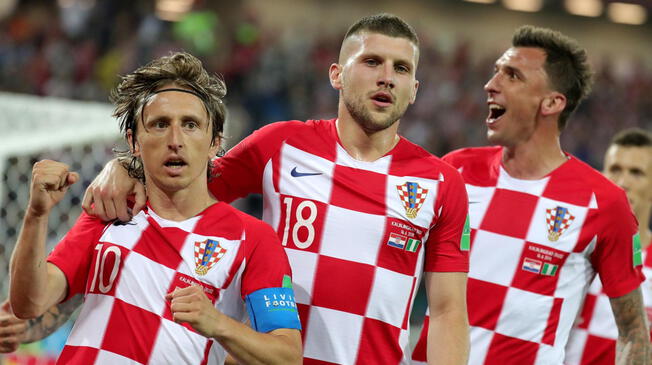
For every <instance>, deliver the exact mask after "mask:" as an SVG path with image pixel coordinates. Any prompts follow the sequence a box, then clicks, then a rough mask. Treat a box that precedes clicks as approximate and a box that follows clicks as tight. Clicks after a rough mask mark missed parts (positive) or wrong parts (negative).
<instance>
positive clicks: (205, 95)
mask: <svg viewBox="0 0 652 365" xmlns="http://www.w3.org/2000/svg"><path fill="white" fill-rule="evenodd" d="M170 83H175V84H177V85H178V86H180V87H185V88H188V89H189V90H191V91H192V92H191V93H192V94H194V95H195V96H197V97H199V98H200V99H201V100H202V102H203V103H204V106H205V107H206V111H207V113H208V118H209V121H210V122H211V123H210V124H211V126H212V139H213V140H214V139H215V138H218V137H222V132H223V131H224V120H225V118H226V107H225V106H224V102H223V101H222V99H223V98H224V96H225V95H226V85H225V84H224V80H222V79H221V78H220V77H217V76H211V75H209V74H208V72H206V70H205V69H204V67H203V66H202V63H201V61H200V60H199V59H197V58H196V57H195V56H193V55H191V54H189V53H185V52H177V53H172V54H170V55H169V56H164V57H161V58H158V59H155V60H154V61H152V62H150V63H148V64H147V65H145V66H142V67H139V68H138V69H136V70H135V71H134V72H132V73H130V74H128V75H126V76H124V77H122V79H121V81H120V83H119V84H118V86H117V87H116V88H115V89H113V90H112V91H111V95H110V100H111V102H112V103H113V104H114V105H115V110H114V112H113V116H114V117H116V118H118V120H119V122H120V131H121V132H122V133H123V135H124V137H125V139H126V138H127V130H129V129H131V131H132V140H133V142H134V143H135V141H136V130H137V128H138V120H139V119H141V118H142V111H143V108H144V106H145V104H146V103H147V101H148V100H149V99H150V98H151V97H152V96H153V95H155V93H156V90H157V89H159V88H161V87H162V86H164V85H166V84H170ZM117 153H118V158H119V159H120V161H121V162H122V164H123V166H125V168H127V171H129V175H130V176H132V177H133V178H137V179H140V180H141V181H143V182H144V181H145V173H144V170H143V164H142V161H141V160H140V158H138V157H136V156H134V155H133V154H132V153H131V151H129V150H127V151H118V152H117ZM208 170H209V171H208V173H209V177H210V172H211V165H210V162H209V169H208Z"/></svg>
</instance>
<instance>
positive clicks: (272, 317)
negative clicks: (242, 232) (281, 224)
mask: <svg viewBox="0 0 652 365" xmlns="http://www.w3.org/2000/svg"><path fill="white" fill-rule="evenodd" d="M245 247H246V248H247V249H246V251H247V252H245V260H246V267H245V269H244V272H243V274H242V287H241V290H242V293H241V294H242V298H243V299H244V300H245V303H246V305H247V312H248V313H249V319H250V322H251V326H252V328H254V329H255V330H257V331H259V332H269V331H273V330H275V329H279V328H290V329H301V322H300V321H299V312H298V310H297V305H296V300H295V297H294V290H293V288H292V275H291V270H290V263H289V261H288V258H287V255H286V254H285V250H284V249H283V246H281V243H280V241H279V239H278V236H277V235H276V233H275V232H274V231H273V230H272V228H271V227H269V226H268V225H267V224H265V223H263V222H261V221H257V220H256V221H254V223H253V224H248V225H247V231H246V238H245Z"/></svg>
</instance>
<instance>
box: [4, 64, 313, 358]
mask: <svg viewBox="0 0 652 365" xmlns="http://www.w3.org/2000/svg"><path fill="white" fill-rule="evenodd" d="M225 93H226V88H225V85H224V83H223V81H221V80H220V79H218V78H216V77H211V76H210V75H209V74H208V73H207V72H206V71H205V70H204V69H203V67H202V65H201V62H200V61H199V60H197V59H196V58H195V57H193V56H191V55H189V54H187V53H176V54H173V55H170V56H167V57H162V58H160V59H157V60H155V61H153V62H151V63H150V64H148V65H146V66H143V67H141V68H139V69H137V70H136V71H135V72H133V73H131V74H129V75H127V76H125V77H124V78H123V79H122V82H121V83H120V85H118V87H117V88H116V89H115V90H114V92H113V94H112V101H113V102H114V104H115V106H116V109H115V113H114V115H115V116H116V117H118V119H119V120H120V127H121V131H122V132H123V134H124V136H125V139H126V140H127V141H128V142H129V145H130V150H129V151H128V152H125V156H124V157H125V159H126V160H128V161H129V165H128V171H129V173H130V174H131V175H132V176H135V177H138V178H139V179H140V181H141V182H143V183H144V182H145V181H146V182H147V206H146V208H144V209H143V210H142V211H140V212H139V213H138V214H137V215H135V216H134V217H133V218H132V219H130V220H129V221H127V222H116V223H108V224H107V223H103V222H102V221H100V220H99V219H98V218H96V217H92V216H90V215H87V214H86V213H82V215H81V216H80V218H79V219H78V221H77V222H76V223H75V225H74V226H73V228H72V229H71V230H70V231H69V232H68V233H67V235H66V236H65V237H64V238H63V240H62V241H61V242H60V243H59V244H58V245H57V246H56V247H55V249H54V251H53V252H52V253H51V254H50V255H49V256H48V257H47V262H46V254H45V234H46V230H47V222H48V215H49V212H50V210H51V209H52V207H53V206H55V205H56V204H57V203H58V202H59V201H60V200H61V198H62V197H63V195H64V194H65V193H66V191H67V189H68V186H69V185H71V184H73V183H75V182H76V181H77V180H78V175H77V174H76V173H74V172H70V171H69V170H68V166H67V165H65V164H62V163H59V162H55V161H48V160H44V161H40V162H38V163H36V164H35V165H34V168H33V172H32V185H31V193H30V200H29V203H28V207H27V209H26V214H25V218H24V221H23V227H22V229H21V233H20V235H19V238H18V242H17V244H16V248H15V249H14V253H13V256H12V261H11V286H10V301H11V304H12V308H13V309H14V312H15V314H16V316H17V317H20V318H34V317H37V316H40V315H41V314H43V313H44V312H45V310H46V309H48V308H50V307H51V306H52V305H53V304H55V303H58V302H61V301H65V300H66V299H69V298H70V297H71V296H73V295H75V294H78V293H84V295H85V299H84V305H83V306H82V310H81V313H80V315H79V318H78V319H77V321H76V323H75V326H74V328H73V330H72V332H71V334H70V336H69V338H68V341H67V343H66V346H65V347H64V349H63V351H62V353H61V355H60V357H59V360H58V362H59V363H64V364H116V363H124V362H130V363H131V362H134V363H140V364H147V363H149V364H164V363H165V364H168V363H175V364H176V363H187V364H199V363H208V364H221V363H223V362H224V359H225V357H226V352H228V353H229V354H230V355H231V356H232V357H233V358H234V359H235V360H237V361H238V362H241V363H247V364H250V363H268V364H298V363H300V362H301V337H300V332H299V331H298V329H299V328H300V322H299V318H298V313H297V309H296V304H295V302H294V293H293V290H292V288H291V278H290V267H289V263H288V261H287V257H286V255H285V253H284V251H283V250H282V248H281V247H280V245H279V242H278V237H277V236H276V234H275V233H274V231H273V230H271V228H270V227H269V226H268V225H266V224H265V223H263V222H261V221H259V220H257V219H255V218H253V217H250V216H248V215H246V214H244V213H242V212H239V211H237V210H235V209H234V208H232V207H231V206H229V205H227V204H224V203H222V202H218V201H217V200H216V199H215V198H214V197H213V196H212V195H211V194H210V193H209V190H208V186H207V179H206V177H207V175H209V171H210V170H209V168H210V167H211V163H210V161H211V159H212V158H213V157H214V156H215V154H216V152H217V151H218V150H219V148H220V141H221V133H222V130H223V125H224V119H225V107H224V104H223V102H222V98H223V96H224V94H225ZM245 308H246V312H248V314H249V319H250V322H251V325H252V326H251V327H249V326H247V325H245V324H244V323H242V322H243V321H244V319H245ZM252 327H253V329H252Z"/></svg>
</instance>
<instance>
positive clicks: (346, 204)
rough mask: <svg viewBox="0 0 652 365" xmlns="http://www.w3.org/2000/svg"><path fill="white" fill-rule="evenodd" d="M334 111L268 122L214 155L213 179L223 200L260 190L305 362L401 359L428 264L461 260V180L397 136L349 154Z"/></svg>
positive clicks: (460, 266) (449, 265)
mask: <svg viewBox="0 0 652 365" xmlns="http://www.w3.org/2000/svg"><path fill="white" fill-rule="evenodd" d="M336 123H337V122H336V120H310V121H307V122H300V121H288V122H278V123H273V124H270V125H268V126H265V127H263V128H262V129H260V130H258V131H256V132H254V133H253V134H252V135H251V136H249V137H247V138H245V139H244V140H243V141H242V142H241V143H240V144H238V145H237V146H236V147H234V148H233V149H232V150H231V151H229V152H228V153H227V154H226V156H224V157H222V158H220V159H218V160H217V165H216V172H217V174H219V177H218V178H216V179H215V180H214V181H212V182H210V183H209V188H210V189H211V191H212V192H213V194H215V196H217V197H218V198H219V199H220V200H224V201H232V200H234V199H235V198H238V197H243V196H246V195H248V194H250V193H262V194H263V197H264V213H263V214H264V216H263V218H264V220H265V221H266V222H267V223H269V224H270V225H271V226H272V227H273V228H274V229H276V231H277V234H278V235H279V238H280V239H281V241H282V244H283V246H284V247H285V250H286V253H287V255H288V258H289V260H290V266H291V267H292V271H293V274H294V288H295V292H296V299H297V306H298V308H299V315H300V317H301V321H302V328H303V332H302V335H303V339H304V364H383V365H395V364H406V363H409V359H410V351H409V350H408V348H407V345H408V330H409V321H408V317H409V314H410V310H411V307H412V303H413V300H414V296H415V293H416V290H417V288H418V285H419V281H420V279H421V277H422V273H423V271H436V272H466V271H467V270H468V256H467V252H466V251H465V250H464V249H463V248H461V247H460V237H461V234H462V229H463V226H464V222H465V219H466V216H467V199H466V194H465V191H464V185H463V183H462V180H461V178H460V176H459V173H458V172H457V171H455V169H453V168H452V167H450V166H449V165H447V164H445V163H443V162H442V161H441V160H439V159H438V158H436V157H434V156H432V155H431V154H429V153H428V152H426V151H425V150H423V149H422V148H420V147H418V146H416V145H414V144H412V143H411V142H409V141H407V140H406V139H404V138H401V139H400V141H399V142H398V144H397V145H396V146H395V147H394V148H393V149H392V150H391V151H390V152H388V153H387V154H386V155H385V156H383V157H381V158H380V159H378V160H376V161H373V162H364V161H359V160H356V159H354V158H352V157H351V156H350V155H349V154H348V153H347V152H346V150H345V149H344V148H343V147H342V145H341V143H340V141H339V138H338V134H337V127H336Z"/></svg>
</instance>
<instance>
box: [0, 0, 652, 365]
mask: <svg viewBox="0 0 652 365" xmlns="http://www.w3.org/2000/svg"><path fill="white" fill-rule="evenodd" d="M475 1H481V0H475ZM577 1H578V2H579V3H584V4H589V7H588V8H586V9H588V10H587V11H589V12H590V11H594V12H595V13H596V14H597V16H595V17H589V16H579V15H573V14H570V12H571V11H572V9H575V8H574V7H573V4H571V3H573V1H571V0H568V1H562V0H559V1H556V0H554V1H553V0H495V1H493V2H492V1H491V0H482V1H481V2H488V3H489V4H480V3H476V2H465V1H462V0H431V1H416V0H403V1H400V2H397V1H367V0H363V1H356V2H350V1H345V0H331V1H328V2H326V1H316V0H314V1H313V0H305V1H298V0H294V1H293V0H274V1H265V0H246V1H228V2H226V1H208V0H204V1H202V0H149V1H146V0H128V1H127V0H56V1H55V0H0V131H1V133H2V135H3V136H4V138H3V141H2V143H0V174H1V175H0V176H1V178H2V180H1V181H0V204H1V205H0V206H1V208H0V299H4V298H6V295H7V276H8V275H7V265H8V261H9V255H10V253H11V251H12V249H13V245H14V243H15V240H16V235H17V231H18V229H19V225H20V222H21V220H22V216H23V213H24V207H25V205H26V203H27V198H28V194H29V190H28V188H29V179H30V172H31V165H32V164H33V163H34V162H35V161H38V160H39V159H42V158H50V159H56V160H61V161H64V162H67V163H68V164H70V165H71V166H72V167H73V169H74V170H76V171H79V172H80V173H81V175H82V181H81V183H79V184H76V185H75V186H74V187H73V189H71V192H70V193H69V194H68V195H67V197H66V199H65V200H64V201H63V202H62V203H61V204H60V205H59V206H58V207H57V209H56V211H55V212H54V213H53V214H52V216H51V220H50V226H49V228H50V229H49V233H48V245H49V246H50V247H52V246H53V245H54V244H56V242H57V241H58V240H59V239H60V238H61V237H62V236H63V234H64V233H65V232H66V231H67V230H68V229H69V228H70V226H71V225H72V223H73V222H74V220H75V219H76V217H77V215H78V214H79V211H80V208H79V202H80V200H81V197H82V195H83V191H84V189H85V187H86V185H87V184H88V183H90V181H91V180H92V178H93V177H94V176H95V174H96V173H97V172H98V171H99V169H101V166H102V165H103V164H104V163H105V162H106V161H107V160H108V159H109V158H110V157H111V154H112V152H111V151H112V149H113V148H114V147H116V146H121V145H122V144H121V142H120V136H119V134H118V127H117V123H116V122H115V121H114V120H113V119H112V118H111V116H110V114H111V107H110V105H108V104H106V103H107V95H108V91H109V90H110V89H111V87H112V86H114V85H115V83H116V81H117V79H118V78H117V77H118V75H120V74H125V73H127V72H130V71H132V70H133V69H135V68H136V67H138V66H139V65H142V64H144V63H146V62H148V61H149V60H151V59H153V58H155V57H158V56H161V55H165V54H167V53H168V52H170V51H171V50H181V49H183V50H186V51H189V52H191V53H193V54H195V55H197V56H199V57H200V58H201V59H202V60H203V61H204V63H205V66H206V68H207V69H208V70H209V71H211V72H213V73H219V74H221V75H223V76H224V78H225V80H226V83H227V87H228V89H229V91H228V95H227V105H228V108H229V118H228V119H229V120H228V124H227V130H226V135H227V137H228V139H227V141H226V146H225V147H226V148H228V147H230V146H232V145H233V144H235V143H237V142H238V141H239V140H240V139H241V138H242V136H244V135H246V134H248V133H250V132H251V131H252V130H254V129H256V128H259V127H260V126H262V125H263V124H266V123H269V122H273V121H277V120H287V119H307V118H332V117H334V116H335V113H336V102H337V93H336V92H335V91H333V90H332V89H331V87H330V85H329V83H328V79H327V70H328V66H329V65H330V63H332V62H333V61H334V60H336V59H337V52H338V49H339V44H340V42H341V37H342V36H343V34H344V32H345V31H346V28H347V27H348V25H349V24H350V23H351V22H353V21H355V20H356V19H357V18H359V17H361V16H364V15H368V14H372V13H376V12H380V11H386V12H391V13H395V14H397V15H399V16H401V17H403V18H405V19H406V20H407V21H408V22H409V23H411V24H412V25H413V26H415V28H416V30H417V32H418V34H419V36H420V39H421V42H422V46H421V59H420V64H419V70H418V73H417V78H418V79H419V80H420V81H421V85H420V88H419V94H418V97H417V103H416V104H415V105H414V106H412V107H411V108H410V109H409V111H408V113H407V114H406V116H405V117H404V118H403V119H402V121H401V133H402V134H403V135H405V136H406V137H408V138H409V139H411V140H412V141H414V142H416V143H418V144H420V145H422V146H423V147H425V148H426V149H428V150H429V151H431V152H433V153H435V154H437V155H442V154H444V153H446V152H448V151H450V150H452V149H455V148H459V147H463V146H478V145H484V144H485V138H484V133H485V128H484V125H483V121H484V118H485V117H486V114H487V108H486V105H485V93H484V92H483V89H482V86H483V85H484V83H485V82H486V80H487V79H488V78H489V76H490V74H491V72H492V69H493V63H494V61H495V59H496V58H497V57H498V56H499V55H500V54H501V52H502V51H503V50H504V49H505V48H507V47H508V46H509V40H510V36H511V33H512V31H513V30H514V29H515V28H516V27H518V26H519V25H521V24H534V25H540V26H548V27H553V28H556V29H559V30H561V31H563V32H565V33H567V34H569V35H571V36H573V37H575V38H577V39H578V40H579V41H580V43H581V44H582V45H584V46H585V47H586V48H587V49H588V51H589V54H590V57H591V63H592V65H593V67H594V70H595V73H596V77H595V79H596V83H595V86H594V92H593V94H592V95H591V97H590V98H589V99H588V100H587V101H586V102H585V103H584V104H583V105H582V106H581V107H580V109H579V110H578V112H577V113H576V115H575V116H574V118H572V119H571V121H570V124H569V126H568V127H567V130H566V131H564V134H563V136H562V146H563V148H564V149H565V150H567V151H569V152H571V153H573V154H575V155H576V156H578V157H579V158H581V159H582V160H584V161H586V162H588V163H590V164H591V165H593V166H594V167H596V168H600V167H601V158H602V154H603V152H604V149H605V147H606V145H607V143H608V140H609V138H610V137H611V135H612V134H613V133H614V132H615V131H617V130H620V129H622V128H625V127H631V126H640V127H643V128H646V129H648V130H652V96H651V95H652V2H651V1H648V0H631V1H630V0H626V1H625V3H627V4H628V5H633V6H634V7H632V8H629V9H632V10H630V12H631V13H632V14H633V16H634V18H633V20H631V19H630V20H629V22H638V23H640V24H622V23H617V22H616V19H615V18H614V17H617V16H618V15H617V14H614V13H615V12H617V10H613V9H615V8H617V7H618V6H619V5H618V4H614V3H616V2H615V1H612V0H577ZM519 4H521V5H519ZM523 4H525V5H523ZM591 4H593V8H592V7H591ZM528 5H534V7H533V8H531V9H530V10H528V11H524V10H523V9H522V8H521V10H516V8H517V7H519V6H528ZM592 9H593V10H592ZM637 9H638V11H640V12H639V13H636V11H637ZM575 11H576V10H575ZM625 12H627V10H625ZM637 14H638V20H637V19H636V16H637ZM641 14H642V15H641ZM620 21H623V20H622V19H621V20H620ZM237 204H238V206H239V207H241V208H242V209H245V210H247V211H249V212H250V213H252V214H259V213H260V212H259V211H257V209H256V208H255V207H257V206H259V204H260V201H259V199H257V198H251V199H248V200H246V201H241V202H238V203H237ZM418 305H419V306H423V299H422V298H421V301H420V302H419V304H418ZM416 321H417V322H418V319H417V320H416ZM68 330H69V328H64V329H63V330H62V331H60V332H58V333H57V334H55V335H54V336H51V337H50V338H48V339H47V340H46V341H43V342H40V343H36V344H32V345H29V346H24V347H22V348H21V349H20V351H19V352H18V353H17V354H12V355H6V356H0V364H12V365H13V364H37V363H38V364H46V363H49V362H50V361H52V360H51V358H53V357H56V355H57V354H58V351H59V350H60V348H61V346H62V343H63V341H65V336H66V334H67V331H68Z"/></svg>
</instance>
